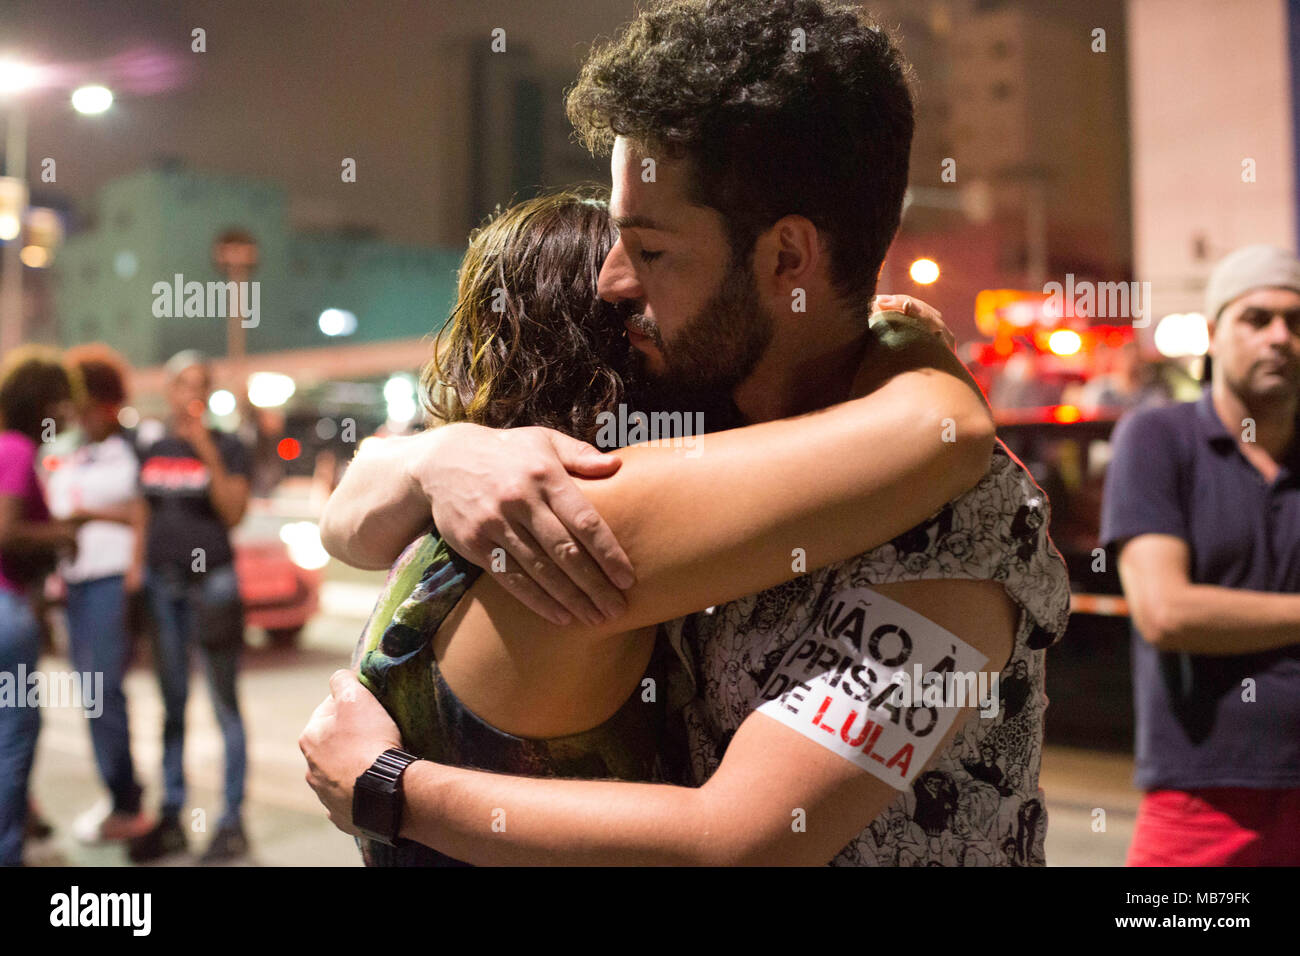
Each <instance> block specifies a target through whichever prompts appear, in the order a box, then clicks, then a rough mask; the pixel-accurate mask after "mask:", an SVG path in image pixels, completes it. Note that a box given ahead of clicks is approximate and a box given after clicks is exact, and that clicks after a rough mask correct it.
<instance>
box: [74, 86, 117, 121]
mask: <svg viewBox="0 0 1300 956" xmlns="http://www.w3.org/2000/svg"><path fill="white" fill-rule="evenodd" d="M112 105H113V92H112V90H110V89H109V88H108V87H106V86H82V87H78V88H77V89H76V90H74V91H73V93H72V108H73V109H74V110H76V111H77V112H78V113H81V114H82V115H83V116H95V115H97V114H99V113H102V112H104V110H106V109H108V108H109V107H110V106H112Z"/></svg>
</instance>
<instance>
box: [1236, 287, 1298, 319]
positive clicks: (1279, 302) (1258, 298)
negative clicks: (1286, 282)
mask: <svg viewBox="0 0 1300 956" xmlns="http://www.w3.org/2000/svg"><path fill="white" fill-rule="evenodd" d="M1297 308H1300V291H1297V290H1296V289H1287V288H1281V287H1277V286H1271V287H1267V288H1262V289H1252V290H1251V291H1250V292H1247V293H1246V294H1245V295H1243V296H1241V297H1240V298H1238V299H1235V300H1233V302H1232V309H1233V311H1234V312H1236V313H1237V314H1238V315H1240V314H1242V313H1243V312H1247V311H1249V310H1250V309H1285V310H1287V311H1291V310H1294V309H1297Z"/></svg>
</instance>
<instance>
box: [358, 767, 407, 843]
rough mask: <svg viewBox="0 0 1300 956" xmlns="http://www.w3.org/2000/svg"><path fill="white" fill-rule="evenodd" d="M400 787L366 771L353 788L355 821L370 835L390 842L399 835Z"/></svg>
mask: <svg viewBox="0 0 1300 956" xmlns="http://www.w3.org/2000/svg"><path fill="white" fill-rule="evenodd" d="M397 801H398V795H397V788H396V787H395V786H393V784H391V783H389V782H388V781H381V780H376V779H375V778H373V777H370V776H368V775H367V774H362V775H361V776H360V777H358V778H357V783H356V786H355V787H354V788H353V791H352V823H353V825H354V826H355V827H357V829H359V830H363V831H365V833H366V835H367V836H370V837H372V838H373V839H376V840H381V841H382V842H384V843H387V844H389V845H391V844H392V842H393V838H394V837H396V836H397Z"/></svg>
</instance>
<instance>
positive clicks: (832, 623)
mask: <svg viewBox="0 0 1300 956" xmlns="http://www.w3.org/2000/svg"><path fill="white" fill-rule="evenodd" d="M907 72H908V71H907V67H906V65H905V63H904V61H903V60H902V58H901V56H900V55H899V53H898V52H897V50H896V48H895V47H894V45H893V44H892V42H891V40H890V38H889V37H888V36H887V35H886V34H885V33H884V32H883V31H881V30H880V29H879V28H877V27H875V26H874V25H873V24H871V23H870V22H869V21H867V20H866V19H865V18H864V17H863V16H862V14H861V13H860V11H859V10H857V9H856V8H853V7H847V6H839V5H835V4H833V3H830V2H825V0H668V2H662V3H659V4H657V5H655V6H653V7H652V8H651V9H649V10H647V11H646V12H644V13H642V14H641V15H640V16H638V18H637V19H636V20H634V21H633V22H632V23H631V24H629V25H628V26H627V27H626V28H625V30H624V31H623V33H622V34H621V35H620V36H618V37H617V38H616V39H614V40H613V41H611V42H609V43H608V44H606V45H604V46H602V47H600V48H598V49H596V50H595V51H594V52H593V53H592V54H591V56H590V57H589V59H588V60H587V62H586V64H585V65H584V67H583V69H582V73H581V75H580V77H579V80H578V82H577V84H576V85H575V87H574V88H573V89H572V90H571V91H570V92H569V94H568V102H567V106H568V112H569V116H570V118H571V120H572V121H573V123H574V125H575V128H576V129H577V131H578V133H579V135H580V137H581V138H582V140H583V141H584V143H585V144H586V145H587V146H588V147H589V148H591V149H592V150H593V151H594V152H598V153H602V154H603V153H608V154H609V156H610V172H611V190H610V192H609V194H608V196H609V198H608V201H607V202H606V201H605V200H603V199H602V198H600V197H599V196H597V195H595V194H591V193H583V192H566V193H561V194H557V195H549V196H543V197H540V198H537V199H533V200H530V201H528V202H525V203H522V204H520V205H517V206H515V207H512V208H511V209H509V210H507V211H505V212H504V213H501V214H499V215H498V216H496V217H495V218H494V219H493V220H492V221H490V222H489V223H487V224H486V225H484V226H482V227H481V228H480V229H478V230H477V231H476V232H475V233H474V234H473V235H472V236H471V241H470V247H469V250H468V252H467V254H466V257H465V261H464V263H463V265H462V269H461V272H460V278H459V288H458V301H457V304H456V308H455V311H454V313H453V315H452V316H451V318H450V320H449V321H448V323H447V325H446V326H445V327H444V329H443V331H442V333H441V338H442V341H441V342H440V343H439V344H440V348H439V350H438V355H437V358H435V360H434V361H433V363H432V364H431V365H430V368H429V370H428V372H427V373H426V377H425V382H424V385H425V394H426V400H427V402H428V404H429V406H430V409H431V411H432V412H433V413H434V417H435V418H436V419H437V420H438V421H439V422H440V424H439V425H438V427H435V428H432V429H430V430H429V431H427V432H425V433H423V434H421V435H418V436H415V437H412V438H407V439H399V440H394V441H390V442H387V443H385V444H384V446H383V447H381V448H380V449H379V450H376V451H373V452H368V453H367V454H363V455H360V456H358V458H357V459H356V460H355V461H354V462H353V464H352V465H351V466H350V468H349V469H348V472H347V474H346V475H345V477H344V480H343V481H342V483H341V484H340V485H339V487H338V489H337V490H336V492H335V494H334V496H333V497H332V498H331V500H330V503H329V505H328V506H327V509H326V513H325V515H324V516H323V519H322V533H323V536H324V538H325V540H326V544H327V547H329V548H330V550H331V551H332V552H333V553H334V554H335V555H336V556H338V557H340V558H342V559H343V560H345V561H348V562H349V563H352V564H356V565H358V566H361V567H370V568H387V567H390V565H391V566H392V570H391V571H390V574H389V578H388V584H387V586H386V588H385V591H384V593H383V594H382V596H381V598H380V600H379V603H378V604H377V606H376V608H375V610H374V612H373V614H372V617H371V619H370V621H369V623H368V625H367V627H366V631H365V633H364V634H363V636H362V639H361V642H360V644H359V646H358V651H357V655H356V658H355V660H354V668H353V670H352V671H340V672H338V673H336V674H335V675H334V677H333V678H332V680H331V694H330V697H329V698H327V699H326V700H325V701H324V702H323V703H322V704H321V706H320V707H319V708H318V709H317V711H316V713H315V714H313V716H312V719H311V721H310V722H309V724H308V726H307V728H306V729H305V730H304V731H303V734H302V736H301V739H300V741H299V742H300V746H301V748H302V750H303V753H304V755H305V756H306V758H307V764H308V775H307V778H308V782H309V784H310V785H311V786H312V787H313V788H314V789H315V791H316V793H317V796H318V797H319V798H320V799H321V801H322V803H323V804H324V805H325V807H326V808H327V810H328V811H329V814H330V819H331V820H332V821H333V822H334V823H335V824H336V825H337V826H338V827H339V828H340V829H342V830H344V831H345V832H347V833H351V834H354V835H356V836H357V837H358V840H359V843H360V845H361V848H362V853H363V855H364V857H365V859H366V861H367V863H370V864H373V865H442V866H456V865H493V864H520V865H532V864H560V865H564V864H590V865H637V864H681V865H730V864H740V865H747V864H787V865H788V864H814V865H816V864H826V863H831V864H834V865H848V866H873V865H885V866H894V865H913V866H926V865H940V866H952V865H965V866H974V865H1043V863H1044V854H1043V842H1044V836H1045V832H1046V812H1045V809H1044V806H1043V794H1042V791H1041V790H1040V789H1039V787H1038V774H1039V765H1040V761H1041V753H1042V733H1043V716H1044V710H1045V707H1046V703H1047V702H1046V698H1045V695H1044V687H1043V682H1044V657H1045V651H1046V648H1047V647H1048V646H1050V645H1051V644H1053V643H1054V642H1055V641H1057V640H1059V639H1060V638H1061V636H1062V635H1063V633H1064V630H1065V624H1066V620H1067V616H1068V607H1069V587H1068V578H1067V575H1066V570H1065V566H1064V563H1063V562H1062V560H1061V557H1060V555H1059V554H1058V552H1057V551H1056V549H1055V547H1054V546H1053V545H1052V543H1051V540H1050V538H1049V537H1048V534H1047V528H1048V518H1049V503H1048V501H1047V499H1046V497H1045V496H1044V494H1043V493H1042V491H1041V489H1039V488H1038V487H1037V486H1036V485H1035V484H1034V482H1033V480H1032V479H1031V478H1030V476H1029V474H1028V473H1027V472H1026V471H1025V469H1024V468H1023V466H1022V465H1021V464H1020V463H1019V462H1018V461H1017V460H1016V459H1015V458H1014V457H1013V456H1011V455H1010V454H1009V453H1008V452H1007V450H1006V449H1005V447H1004V446H1003V445H1002V444H1001V443H1000V442H999V441H998V440H997V439H996V436H995V434H994V429H993V424H992V417H991V413H990V410H989V408H988V406H987V404H986V402H985V401H984V399H983V396H982V395H981V394H980V392H979V390H978V388H977V387H976V386H975V384H974V382H973V381H972V380H971V379H970V377H969V375H968V374H967V373H966V371H965V369H964V368H963V367H962V365H961V363H960V362H959V361H958V360H957V358H956V357H955V355H954V354H953V353H952V352H951V351H950V349H949V348H948V346H947V345H946V344H945V343H944V342H943V341H942V340H941V339H940V337H939V336H938V335H936V334H935V333H934V331H933V329H932V328H931V327H930V325H931V324H933V323H934V322H935V320H936V317H935V316H933V315H932V314H931V313H930V312H929V310H927V309H926V307H924V306H923V305H921V304H919V303H913V302H910V301H905V300H902V299H901V298H894V297H880V298H879V299H877V300H876V305H877V307H882V306H884V307H886V308H889V307H895V308H896V307H902V309H903V311H905V312H912V313H915V315H912V316H909V315H904V314H900V313H899V312H895V311H883V312H881V313H879V314H877V315H874V316H873V315H872V307H871V306H872V301H873V298H875V296H876V289H875V284H876V277H877V275H878V273H879V271H880V267H881V264H882V262H883V261H884V257H885V253H886V251H887V249H888V247H889V245H890V243H891V241H892V239H893V236H894V234H895V232H896V231H897V228H898V225H899V219H900V214H901V208H902V202H903V194H904V191H905V189H906V186H907V175H908V160H909V151H910V144H911V138H912V131H913V111H912V102H911V97H910V94H909V91H908V85H907V80H908V76H907ZM502 290H504V291H502ZM502 306H504V307H502ZM940 327H941V324H940ZM620 406H624V407H625V408H631V409H635V410H637V411H640V412H643V413H645V414H647V415H653V414H657V413H667V414H666V419H667V420H670V421H671V420H676V419H674V418H673V415H674V414H675V413H681V414H680V416H679V419H680V420H682V421H692V422H693V421H695V420H696V418H697V416H702V419H703V421H704V424H705V427H706V430H707V432H708V433H707V434H706V435H704V436H702V437H700V438H698V439H696V447H694V448H693V449H692V453H691V454H685V453H684V450H683V447H682V444H683V443H682V442H673V441H664V440H660V441H652V442H648V443H641V444H635V445H630V446H628V447H624V448H619V449H617V450H613V451H610V452H605V451H602V450H600V449H598V448H596V447H594V446H593V444H590V443H593V442H596V441H597V436H598V435H599V434H600V423H601V422H602V421H603V420H607V419H608V414H606V413H611V412H613V413H617V412H619V411H620ZM921 675H924V676H925V684H926V687H925V691H926V692H925V693H924V694H923V693H922V688H921V687H920V686H916V687H914V688H910V685H909V686H908V687H905V685H908V682H909V681H912V680H914V676H921ZM932 678H933V680H932ZM977 684H978V686H980V687H990V686H991V687H994V688H996V692H995V695H994V696H995V699H994V700H992V701H985V706H983V707H982V706H981V703H980V701H979V700H978V699H977V698H976V697H975V695H974V693H973V691H972V692H971V693H970V694H963V693H961V691H962V690H963V689H966V688H973V687H974V686H976V685H977ZM909 688H910V689H914V693H913V694H911V695H910V696H906V697H904V696H903V693H902V692H903V691H904V690H906V689H909ZM930 691H935V693H934V694H933V695H931V694H930ZM988 705H991V706H988Z"/></svg>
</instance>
